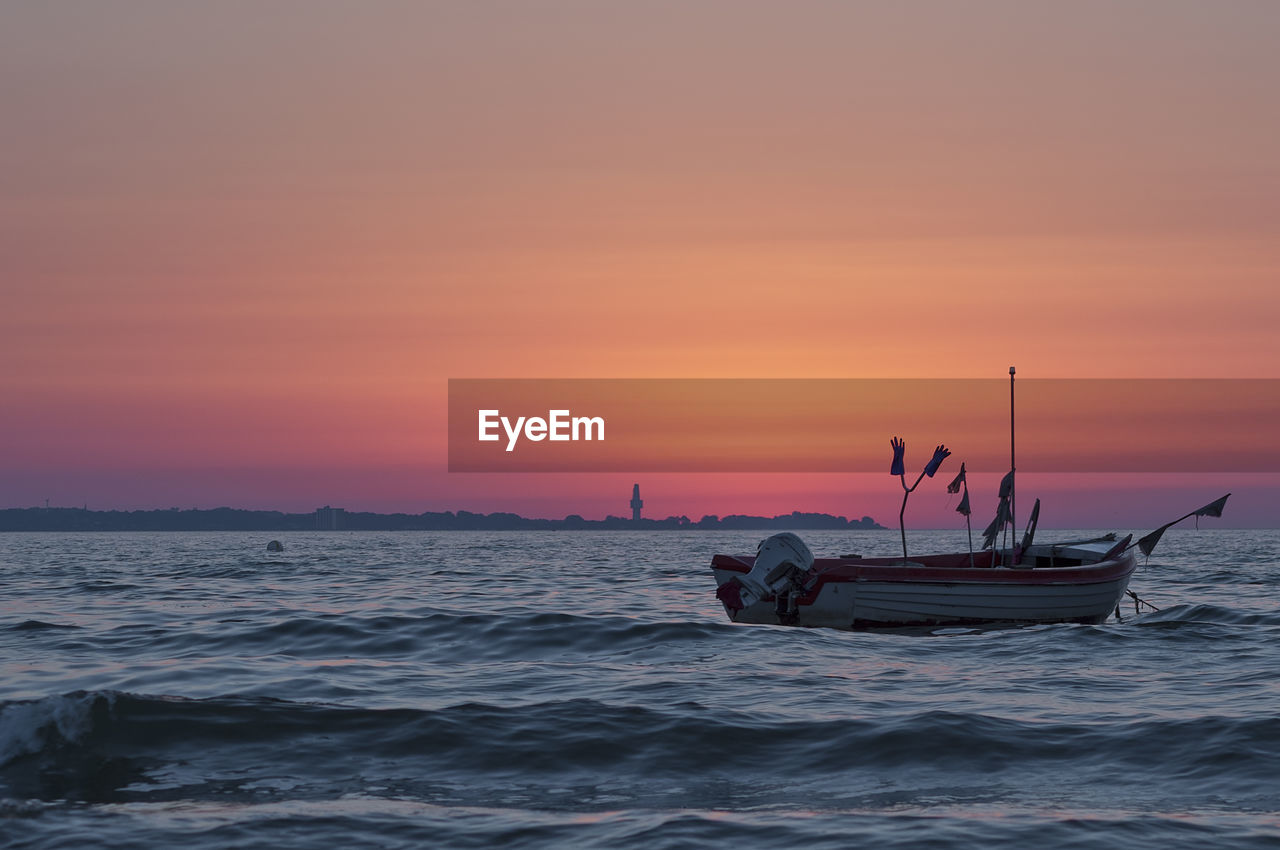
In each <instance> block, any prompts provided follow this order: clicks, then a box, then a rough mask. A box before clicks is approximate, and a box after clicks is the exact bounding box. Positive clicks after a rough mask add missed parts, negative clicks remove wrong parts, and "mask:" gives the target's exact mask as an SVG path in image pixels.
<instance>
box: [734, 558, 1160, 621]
mask: <svg viewBox="0 0 1280 850" xmlns="http://www.w3.org/2000/svg"><path fill="white" fill-rule="evenodd" d="M1094 548H1098V547H1094ZM1073 554H1076V555H1083V556H1084V557H1088V556H1089V555H1090V554H1092V555H1093V556H1094V557H1095V558H1096V557H1098V555H1099V554H1100V552H1090V551H1089V550H1088V548H1087V547H1076V548H1075V550H1073ZM936 557H937V558H938V559H942V558H944V557H946V558H952V557H954V556H936ZM920 560H921V561H928V560H930V559H929V558H928V557H926V558H922V559H920ZM750 561H751V559H749V558H728V557H726V556H722V555H721V556H717V557H716V559H715V561H713V565H712V571H713V573H714V574H715V580H716V584H717V586H721V585H724V584H725V583H726V582H730V581H732V580H733V579H734V578H735V577H736V576H739V575H742V573H743V571H744V569H745V568H749V564H750ZM1134 567H1135V562H1134V559H1133V555H1132V554H1131V553H1127V552H1125V553H1120V554H1119V555H1116V556H1113V557H1112V558H1110V559H1108V560H1104V561H1095V562H1093V563H1076V564H1075V565H1071V566H1065V567H1059V566H1054V567H1027V566H1020V567H963V568H957V567H955V566H945V567H943V566H938V567H934V566H928V565H926V564H923V563H919V562H914V563H911V564H907V565H902V564H897V565H895V564H893V563H892V562H891V561H885V560H880V561H863V560H861V559H859V560H844V559H832V560H827V561H818V562H816V563H815V567H814V572H813V576H814V578H813V579H811V582H810V583H811V585H812V589H811V590H810V591H809V592H808V593H806V594H805V595H804V596H803V597H801V599H800V600H799V604H798V605H796V606H794V612H793V613H785V612H784V613H779V610H778V608H779V606H778V603H777V600H776V599H775V598H773V597H770V598H768V599H764V600H761V601H759V602H755V603H753V604H750V605H747V606H746V607H743V608H741V609H738V610H733V608H732V607H731V606H730V605H729V604H726V605H725V612H726V613H727V614H728V615H729V617H730V618H731V619H732V620H733V621H734V622H738V623H762V624H775V625H776V624H785V625H798V626H817V627H827V628H840V629H853V628H864V627H884V626H917V625H959V624H973V623H995V622H1010V623H1058V622H1084V623H1099V622H1103V621H1104V620H1106V618H1107V617H1108V616H1110V615H1111V613H1112V612H1113V611H1114V610H1115V609H1116V607H1117V605H1118V604H1119V603H1120V601H1121V600H1122V599H1123V598H1124V594H1125V590H1126V589H1127V588H1128V585H1129V578H1130V577H1131V576H1132V574H1133V570H1134Z"/></svg>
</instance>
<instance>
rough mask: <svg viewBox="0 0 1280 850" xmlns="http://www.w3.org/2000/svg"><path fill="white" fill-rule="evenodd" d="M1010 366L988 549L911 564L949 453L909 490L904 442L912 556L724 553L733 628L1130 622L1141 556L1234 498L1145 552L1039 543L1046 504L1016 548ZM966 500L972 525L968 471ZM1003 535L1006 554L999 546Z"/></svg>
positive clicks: (716, 566) (770, 546)
mask: <svg viewBox="0 0 1280 850" xmlns="http://www.w3.org/2000/svg"><path fill="white" fill-rule="evenodd" d="M1014 374H1015V369H1014V368H1013V367H1010V368H1009V403H1010V417H1009V419H1010V469H1009V472H1008V474H1007V475H1005V477H1004V479H1003V481H1002V482H1001V485H1000V495H999V499H1000V500H999V505H998V507H997V511H996V518H995V519H994V520H993V521H992V522H991V524H990V525H989V526H987V529H986V531H985V532H984V542H983V545H982V549H981V550H980V551H979V552H975V551H974V549H973V533H972V529H970V531H969V548H968V551H966V552H951V553H944V554H935V555H914V556H909V555H908V548H907V533H906V525H905V520H904V515H905V512H906V506H907V497H908V496H910V495H911V493H912V492H914V491H915V489H916V488H917V487H918V486H919V485H920V483H921V482H922V481H923V480H924V478H925V477H926V476H927V477H929V478H932V477H933V476H934V474H935V473H936V472H937V471H938V468H939V467H940V466H941V464H942V462H943V461H944V460H945V459H946V458H947V457H948V456H950V454H951V452H950V451H949V450H948V449H947V448H946V447H945V446H943V445H939V446H938V447H937V449H935V450H934V455H933V458H932V459H931V460H930V461H929V463H928V464H927V465H926V466H925V468H924V470H923V471H921V473H920V475H919V477H918V478H917V479H916V482H915V484H914V485H912V486H910V487H908V486H907V481H906V472H905V465H904V460H903V458H904V452H905V444H904V443H903V441H902V440H900V439H898V438H896V437H895V438H894V439H893V440H891V441H890V443H891V445H892V447H893V452H894V454H893V462H892V465H891V467H890V474H891V475H895V476H898V477H899V479H900V480H901V482H902V488H903V491H904V493H903V499H902V511H900V512H899V514H898V521H899V527H900V529H901V532H902V557H896V556H895V557H891V558H862V557H859V556H857V555H845V556H842V557H836V558H814V556H813V554H812V552H810V551H809V547H808V546H807V545H806V544H805V543H804V541H803V540H801V539H800V537H798V536H797V535H796V534H794V533H791V532H784V533H781V534H775V535H773V536H771V537H768V538H766V539H765V540H763V541H761V543H760V545H759V546H758V547H757V552H756V554H755V555H754V556H748V555H722V554H717V555H715V556H714V557H713V558H712V559H711V572H712V574H713V576H714V578H715V582H716V598H717V599H719V600H720V602H721V604H722V605H723V606H724V610H725V613H726V614H727V615H728V616H729V619H730V620H732V621H733V622H735V623H760V624H775V625H784V626H811V627H826V628H837V629H864V628H885V627H899V626H960V625H975V624H1003V623H1009V624H1026V623H1103V622H1105V621H1106V620H1107V619H1108V617H1110V616H1111V615H1112V614H1113V613H1114V614H1115V616H1117V617H1119V615H1120V607H1119V606H1120V602H1121V601H1122V600H1123V599H1124V597H1125V595H1126V594H1128V595H1129V596H1131V597H1133V599H1134V601H1135V607H1136V606H1137V603H1139V602H1141V601H1142V600H1140V599H1139V598H1138V597H1137V595H1136V594H1134V593H1132V592H1131V591H1129V580H1130V579H1131V578H1132V577H1133V573H1134V570H1135V569H1136V568H1137V558H1136V555H1135V552H1134V550H1135V549H1137V550H1139V551H1141V552H1142V553H1143V554H1144V555H1147V556H1149V555H1150V554H1151V551H1152V550H1153V549H1154V548H1155V545H1156V543H1158V542H1159V540H1160V537H1161V536H1162V535H1163V534H1164V532H1165V531H1166V530H1167V529H1168V528H1169V527H1171V526H1173V525H1176V524H1177V523H1179V522H1181V521H1182V520H1184V519H1189V518H1191V517H1193V516H1194V517H1201V516H1217V517H1220V516H1222V509H1223V506H1224V505H1225V504H1226V501H1227V497H1228V496H1230V495H1231V494H1230V493H1228V494H1227V495H1226V496H1223V497H1222V498H1220V499H1218V500H1216V501H1214V502H1211V503H1210V504H1208V505H1205V506H1204V507H1203V508H1200V509H1198V510H1195V511H1191V512H1190V513H1188V514H1186V515H1185V516H1183V517H1180V518H1179V519H1177V520H1174V521H1173V522H1170V523H1166V524H1165V525H1163V526H1161V527H1160V528H1158V529H1156V530H1155V531H1153V532H1151V533H1150V534H1147V535H1146V536H1144V537H1143V538H1141V539H1140V540H1138V541H1137V542H1136V543H1134V542H1131V541H1132V540H1133V535H1128V536H1126V537H1124V538H1122V539H1117V535H1116V534H1114V533H1112V534H1107V535H1105V536H1102V537H1096V538H1092V539H1085V540H1066V541H1061V542H1057V543H1037V542H1035V531H1036V525H1037V524H1038V521H1039V516H1040V500H1039V499H1037V500H1036V502H1035V506H1034V507H1033V508H1032V510H1031V515H1030V520H1029V521H1028V523H1027V528H1026V533H1025V534H1024V536H1023V537H1022V539H1021V542H1020V543H1019V542H1016V539H1015V541H1014V542H1013V544H1014V545H1009V544H1010V542H1011V541H1009V539H1008V532H1009V529H1010V528H1015V529H1016V525H1015V524H1014V518H1015V516H1016V513H1015V508H1014V506H1015V504H1016V487H1015V470H1016V466H1015V465H1014V463H1013V460H1014V454H1013V423H1014V419H1013V381H1014ZM961 488H963V491H964V495H963V497H962V498H961V500H960V503H959V506H958V507H957V508H956V510H957V511H959V512H960V513H962V514H964V517H965V524H966V527H968V525H969V514H970V511H969V490H968V482H967V480H966V471H965V467H964V465H963V464H962V465H961V467H960V473H959V475H957V476H956V478H955V480H953V481H952V482H951V484H950V485H949V486H948V487H947V490H948V492H950V493H959V492H960V490H961ZM1001 533H1004V535H1005V540H1004V543H1005V545H1002V546H999V547H997V546H996V540H997V539H998V537H999V535H1000V534H1001Z"/></svg>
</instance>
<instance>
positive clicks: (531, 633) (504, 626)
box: [99, 611, 749, 661]
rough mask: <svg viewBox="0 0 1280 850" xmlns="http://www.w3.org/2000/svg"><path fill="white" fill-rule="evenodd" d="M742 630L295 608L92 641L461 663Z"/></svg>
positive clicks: (143, 627)
mask: <svg viewBox="0 0 1280 850" xmlns="http://www.w3.org/2000/svg"><path fill="white" fill-rule="evenodd" d="M742 632H743V630H742V629H741V627H738V626H734V625H733V624H731V623H727V622H726V623H721V622H685V621H669V622H668V621H646V620H635V619H632V618H629V617H620V616H584V615H578V614H567V613H545V612H513V613H506V614H470V613H453V612H444V611H428V612H423V613H420V614H412V615H408V614H405V615H400V614H384V615H381V616H374V617H360V616H352V615H349V614H319V615H318V614H312V613H302V612H299V613H291V614H287V615H283V616H278V617H275V618H273V619H270V620H266V619H264V618H262V617H254V618H226V617H222V618H219V619H218V620H217V621H216V622H214V623H208V622H205V623H191V624H183V626H182V627H181V628H166V627H164V626H160V625H148V624H142V623H136V624H126V625H121V626H118V627H116V628H114V629H112V630H111V631H108V632H105V633H103V634H102V635H101V637H100V640H99V645H100V646H101V647H104V648H107V647H111V646H113V645H116V646H123V647H128V648H131V649H143V650H145V651H146V652H147V653H148V654H156V653H172V654H181V653H183V652H198V653H199V654H201V655H209V654H219V653H221V654H229V655H253V654H280V655H290V656H296V657H301V658H307V657H330V656H332V655H334V654H339V655H344V656H345V655H358V656H360V657H362V658H386V657H403V656H415V657H421V656H428V657H448V656H450V655H453V654H456V653H460V652H465V658H466V660H467V661H492V660H498V659H506V660H521V659H529V658H534V657H546V656H548V655H551V654H561V655H563V654H580V655H592V654H600V653H609V654H619V653H626V652H628V651H630V650H634V649H639V648H643V647H647V646H657V645H661V646H668V647H673V646H678V645H681V644H687V643H690V642H698V641H703V640H706V639H707V638H708V637H711V636H715V635H723V634H731V633H739V634H740V633H742ZM743 639H744V640H749V638H743Z"/></svg>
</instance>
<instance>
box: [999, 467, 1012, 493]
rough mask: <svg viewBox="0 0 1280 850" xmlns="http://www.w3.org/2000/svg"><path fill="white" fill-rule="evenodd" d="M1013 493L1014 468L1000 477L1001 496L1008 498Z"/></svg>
mask: <svg viewBox="0 0 1280 850" xmlns="http://www.w3.org/2000/svg"><path fill="white" fill-rule="evenodd" d="M1011 493H1013V470H1012V469H1011V470H1009V471H1008V472H1007V473H1006V474H1005V476H1004V478H1001V479H1000V498H1001V499H1007V498H1009V496H1010V494H1011Z"/></svg>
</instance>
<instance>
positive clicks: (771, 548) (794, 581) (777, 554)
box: [721, 531, 813, 609]
mask: <svg viewBox="0 0 1280 850" xmlns="http://www.w3.org/2000/svg"><path fill="white" fill-rule="evenodd" d="M812 567H813V553H812V552H810V551H809V547H808V546H806V545H805V542H804V541H803V540H801V539H800V538H799V537H798V536H797V535H795V534H792V533H791V532H790V531H784V532H782V533H781V534H775V535H773V536H772V537H766V538H765V539H764V540H761V541H760V545H759V546H758V547H757V548H756V562H755V565H754V566H753V567H752V568H751V571H750V572H748V573H747V574H746V575H742V576H737V577H735V579H734V581H736V582H737V583H738V585H739V586H738V587H736V588H734V589H735V590H736V591H737V597H738V598H737V599H736V600H732V601H735V602H737V603H738V604H737V605H735V606H732V607H735V608H738V609H741V608H749V607H751V606H752V605H754V604H755V603H757V602H759V601H760V600H761V599H764V598H765V597H766V596H774V595H776V594H781V593H789V592H790V591H791V590H792V589H793V588H795V587H796V586H797V585H798V584H799V579H800V577H801V576H803V575H804V574H805V573H807V572H809V570H810V568H812ZM721 598H722V599H723V597H721ZM729 601H730V600H725V602H726V604H728V602H729Z"/></svg>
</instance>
